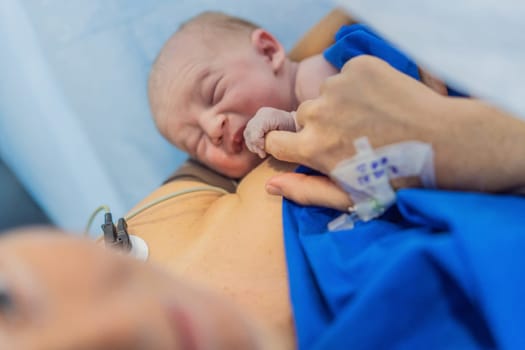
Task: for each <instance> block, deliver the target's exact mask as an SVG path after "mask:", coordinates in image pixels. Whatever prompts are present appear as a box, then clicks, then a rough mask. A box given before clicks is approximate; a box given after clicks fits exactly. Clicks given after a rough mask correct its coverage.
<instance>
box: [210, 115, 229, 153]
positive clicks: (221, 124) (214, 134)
mask: <svg viewBox="0 0 525 350" xmlns="http://www.w3.org/2000/svg"><path fill="white" fill-rule="evenodd" d="M225 126H226V117H224V116H222V115H221V116H218V117H217V118H216V120H215V121H214V123H213V125H212V126H211V128H210V129H209V130H208V137H209V138H210V140H211V142H212V143H213V144H214V145H215V146H220V145H221V144H222V142H223V139H224V128H225Z"/></svg>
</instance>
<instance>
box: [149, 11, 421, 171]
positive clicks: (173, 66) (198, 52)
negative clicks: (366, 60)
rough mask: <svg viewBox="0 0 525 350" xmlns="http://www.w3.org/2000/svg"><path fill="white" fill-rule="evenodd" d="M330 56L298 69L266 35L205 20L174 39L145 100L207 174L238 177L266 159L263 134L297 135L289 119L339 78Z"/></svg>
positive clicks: (223, 18)
mask: <svg viewBox="0 0 525 350" xmlns="http://www.w3.org/2000/svg"><path fill="white" fill-rule="evenodd" d="M357 26H358V27H357V28H360V30H361V28H364V27H363V26H360V25H357ZM350 27H352V28H356V27H355V26H350ZM363 30H364V31H365V32H366V33H367V34H368V32H367V31H366V30H365V29H363ZM363 30H361V31H363ZM373 38H374V40H376V41H378V42H379V43H380V44H381V45H384V46H385V47H387V48H388V49H389V50H390V51H391V52H390V53H392V52H393V53H394V54H395V55H398V56H400V57H403V58H404V57H405V56H404V55H402V54H401V53H399V52H398V51H396V50H395V49H393V48H392V47H391V46H389V45H388V44H386V43H385V42H384V41H383V40H382V39H380V38H378V37H376V36H374V37H373ZM336 39H337V38H336ZM339 41H340V40H339ZM365 44H366V45H365V47H367V48H368V46H369V43H365ZM334 47H337V43H336V45H335V46H334ZM329 50H330V49H328V50H327V51H326V52H325V54H324V56H323V55H317V56H313V57H310V58H308V59H306V60H303V61H301V62H293V61H291V60H290V59H288V58H287V56H286V52H285V50H284V48H283V46H282V44H281V43H280V42H279V41H278V40H277V39H276V38H275V37H274V36H273V35H272V34H271V33H269V32H268V31H266V30H265V29H263V28H260V27H258V26H257V25H255V24H253V23H250V22H248V21H245V20H243V19H240V18H236V17H232V16H229V15H226V14H222V13H218V12H205V13H202V14H200V15H198V16H196V17H194V18H192V19H190V20H189V21H188V22H186V23H185V24H183V25H182V26H181V27H180V28H179V30H177V32H176V33H175V34H173V35H172V36H171V37H170V38H169V40H168V41H167V43H166V44H165V45H164V47H163V48H162V50H161V52H160V54H159V56H158V57H157V59H156V61H155V63H154V65H153V68H152V71H151V74H150V78H149V86H148V95H149V100H150V105H151V110H152V114H153V117H154V120H155V123H156V125H157V128H158V129H159V131H160V132H161V134H162V135H163V136H164V137H165V138H166V139H167V140H168V141H169V142H171V143H172V144H174V145H175V146H176V147H178V148H179V149H181V150H183V151H185V152H187V153H188V154H189V155H190V156H192V157H193V158H196V159H197V160H199V161H200V162H202V163H203V164H205V165H207V166H208V167H210V168H212V169H214V170H216V171H217V172H219V173H221V174H224V175H226V176H228V177H231V178H241V177H243V176H244V175H246V174H247V173H248V172H249V171H250V170H252V169H253V168H254V167H255V166H257V165H258V164H259V163H260V162H261V158H260V157H264V156H265V152H264V135H265V133H266V132H267V131H269V130H273V129H277V128H279V129H286V130H295V129H296V126H295V122H294V119H293V114H291V113H290V112H292V111H295V110H296V109H297V107H298V105H299V104H300V103H301V102H302V101H304V100H306V99H311V98H314V97H316V96H318V94H319V87H320V86H321V84H322V83H323V82H324V80H325V79H326V78H327V77H329V76H331V75H334V74H337V73H338V71H339V69H340V67H339V66H338V65H339V63H338V62H329V61H328V60H327V59H326V58H325V57H328V54H327V53H328V52H329ZM339 51H341V50H339ZM362 51H363V50H361V53H362ZM364 51H366V50H364ZM365 53H366V52H365ZM348 54H350V55H354V56H355V55H356V53H355V52H353V51H352V52H350V53H345V55H347V56H348ZM395 55H394V56H395ZM396 57H397V56H396ZM337 59H339V60H343V61H346V59H345V58H341V57H338V58H337ZM348 59H349V58H348ZM405 61H408V59H406V58H405ZM409 62H410V61H409ZM342 63H343V64H344V62H342ZM412 66H413V67H412ZM412 66H411V68H413V69H415V70H416V73H415V74H417V67H416V66H415V65H414V64H413V63H412ZM401 68H405V67H401ZM263 107H271V108H263ZM261 108H263V109H261ZM254 116H256V118H255V119H254V120H253V121H252V122H251V123H250V124H249V126H248V128H247V124H248V122H249V121H250V120H251V119H252V118H254ZM245 140H246V144H245ZM246 145H248V147H247V146H246ZM250 150H252V151H253V152H255V153H252V152H251V151H250ZM258 155H259V156H258Z"/></svg>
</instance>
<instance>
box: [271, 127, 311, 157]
mask: <svg viewBox="0 0 525 350" xmlns="http://www.w3.org/2000/svg"><path fill="white" fill-rule="evenodd" d="M300 139H301V132H299V133H295V132H290V131H281V130H274V131H270V132H269V133H268V134H266V139H265V145H264V149H265V150H266V152H267V153H269V154H271V155H272V156H274V157H275V158H277V159H279V160H282V161H285V162H290V163H298V164H306V163H305V159H304V157H303V156H302V155H301V152H298V150H300V149H301V142H300Z"/></svg>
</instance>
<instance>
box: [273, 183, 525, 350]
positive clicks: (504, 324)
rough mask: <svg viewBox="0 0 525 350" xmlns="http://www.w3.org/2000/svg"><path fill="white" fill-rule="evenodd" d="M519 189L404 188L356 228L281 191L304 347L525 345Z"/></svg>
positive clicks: (524, 203)
mask: <svg viewBox="0 0 525 350" xmlns="http://www.w3.org/2000/svg"><path fill="white" fill-rule="evenodd" d="M524 213H525V198H523V197H518V196H504V195H499V196H498V195H489V194H479V193H463V192H445V191H432V190H419V189H410V190H401V191H399V192H398V199H397V205H396V206H395V207H393V208H391V209H390V210H389V211H387V213H386V214H385V215H383V216H382V217H381V218H380V219H377V220H374V221H370V222H368V223H361V224H358V225H357V226H356V227H355V228H354V229H353V230H346V231H338V232H327V229H326V225H327V223H328V222H329V221H330V220H331V219H333V218H335V217H336V216H337V215H339V214H340V213H338V212H337V211H334V210H329V209H323V208H317V207H302V206H298V205H296V204H294V203H292V202H290V201H287V200H285V201H284V204H283V225H284V231H285V247H286V258H287V264H288V273H289V282H290V295H291V300H292V305H293V312H294V318H295V325H296V330H297V337H298V344H299V348H300V349H480V348H481V349H490V348H496V347H497V348H507V349H522V348H524V347H525V332H523V325H525V302H524V300H523V299H524V296H525V273H524V271H523V267H524V266H525V254H523V250H524V248H525V215H524Z"/></svg>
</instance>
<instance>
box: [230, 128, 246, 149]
mask: <svg viewBox="0 0 525 350" xmlns="http://www.w3.org/2000/svg"><path fill="white" fill-rule="evenodd" d="M245 128H246V125H245V126H242V127H241V128H239V130H237V132H236V133H235V134H234V135H233V140H232V149H233V152H234V153H240V152H242V150H243V148H244V147H245V146H244V129H245Z"/></svg>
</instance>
